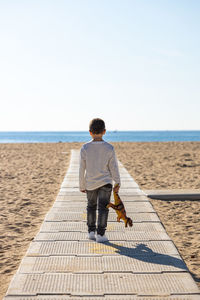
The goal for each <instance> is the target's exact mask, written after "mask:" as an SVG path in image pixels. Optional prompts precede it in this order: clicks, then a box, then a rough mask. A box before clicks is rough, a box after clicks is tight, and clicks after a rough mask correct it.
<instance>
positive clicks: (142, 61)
mask: <svg viewBox="0 0 200 300" xmlns="http://www.w3.org/2000/svg"><path fill="white" fill-rule="evenodd" d="M199 14H200V1H199V0H187V1H186V0H56V1H55V0H24V1H22V0H21V1H19V0H0V131H46V130H47V131H54V130H55V131H71V130H88V124H89V121H90V120H91V119H93V118H96V117H99V118H103V119H104V121H105V123H106V128H107V130H200V118H199V114H200V68H199V66H200V18H199Z"/></svg>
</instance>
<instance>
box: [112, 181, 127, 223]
mask: <svg viewBox="0 0 200 300" xmlns="http://www.w3.org/2000/svg"><path fill="white" fill-rule="evenodd" d="M117 186H118V184H116V185H115V186H114V188H113V195H114V199H115V204H113V203H109V204H108V205H107V208H109V207H112V208H113V209H114V210H115V211H116V213H117V221H118V222H120V219H122V220H124V223H125V227H127V226H128V225H129V226H130V227H131V226H133V221H132V220H131V218H128V217H127V216H126V210H125V207H124V204H123V202H122V200H121V199H120V197H119V194H118V192H115V188H116V187H117Z"/></svg>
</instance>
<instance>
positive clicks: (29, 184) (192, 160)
mask: <svg viewBox="0 0 200 300" xmlns="http://www.w3.org/2000/svg"><path fill="white" fill-rule="evenodd" d="M82 144H83V143H63V142H61V143H5V144H3V143H0V160H1V169H0V201H1V208H0V215H1V220H2V221H1V224H0V238H1V245H0V258H1V263H0V270H1V272H0V273H1V274H0V286H2V290H1V292H0V299H1V297H3V296H4V294H5V292H6V290H7V287H8V285H9V282H10V280H11V277H12V276H13V274H14V273H15V272H16V270H17V268H18V266H19V264H20V262H21V259H22V257H23V256H24V255H25V252H26V251H27V249H28V246H29V244H30V242H31V240H32V239H33V237H34V236H35V235H36V233H37V231H38V230H39V228H40V226H41V223H42V222H43V219H44V216H45V215H46V213H47V212H48V210H49V208H50V207H51V206H52V204H53V202H54V200H55V198H56V195H57V193H58V191H59V189H60V185H61V183H62V180H63V178H64V175H65V173H66V171H67V168H68V163H69V158H70V150H71V149H79V148H80V147H81V145H82ZM112 144H113V145H114V147H115V151H116V155H117V158H118V159H119V160H120V161H121V162H122V164H123V165H124V167H125V168H127V170H128V171H129V173H130V174H131V175H132V176H133V178H134V179H135V181H136V182H137V183H138V184H139V186H140V188H141V189H142V190H148V189H159V190H162V189H180V188H181V189H182V188H184V189H199V188H200V182H199V174H200V142H113V143H112ZM150 202H151V203H152V205H153V206H154V209H155V210H156V212H157V213H158V215H159V217H160V219H161V221H162V223H163V225H164V226H165V228H166V231H167V233H168V234H169V236H170V237H171V238H172V240H173V241H174V243H175V245H176V246H177V248H178V250H179V252H180V254H181V256H182V257H183V259H184V260H185V262H186V264H187V266H188V268H189V270H190V272H191V274H193V277H194V279H195V280H196V283H197V284H198V286H199V287H200V245H199V244H200V243H199V235H200V220H199V219H200V218H199V216H200V202H197V201H195V202H192V201H190V200H187V201H184V202H183V201H181V202H180V201H173V203H172V202H170V201H163V200H154V199H150ZM183 232H184V235H183V234H182V233H183Z"/></svg>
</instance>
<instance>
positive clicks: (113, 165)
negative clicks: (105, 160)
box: [108, 149, 121, 185]
mask: <svg viewBox="0 0 200 300" xmlns="http://www.w3.org/2000/svg"><path fill="white" fill-rule="evenodd" d="M108 166H109V170H110V173H111V175H112V179H113V180H114V181H115V183H118V184H119V185H121V180H120V174H119V168H118V163H117V158H116V155H115V151H114V149H113V151H112V156H111V158H110V160H109V165H108Z"/></svg>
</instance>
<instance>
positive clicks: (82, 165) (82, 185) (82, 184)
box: [79, 148, 86, 192]
mask: <svg viewBox="0 0 200 300" xmlns="http://www.w3.org/2000/svg"><path fill="white" fill-rule="evenodd" d="M85 170H86V158H85V150H84V149H83V148H81V151H80V160H79V189H80V191H81V192H85V190H86V186H85Z"/></svg>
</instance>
